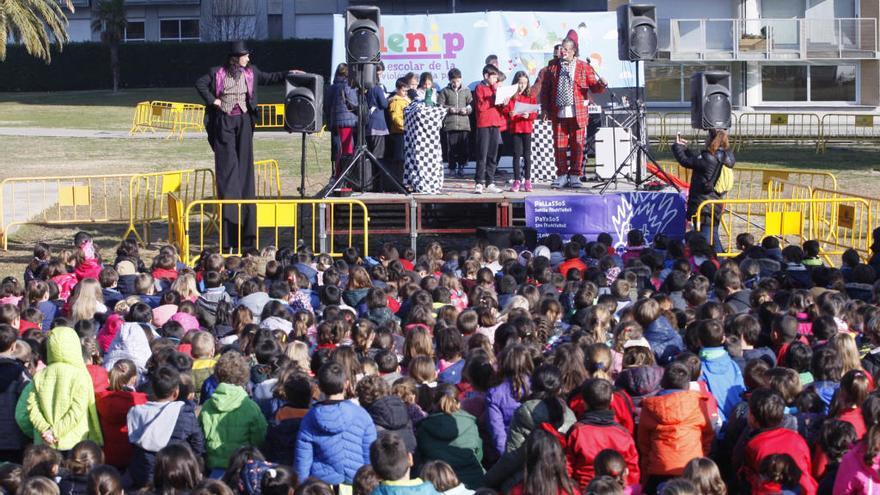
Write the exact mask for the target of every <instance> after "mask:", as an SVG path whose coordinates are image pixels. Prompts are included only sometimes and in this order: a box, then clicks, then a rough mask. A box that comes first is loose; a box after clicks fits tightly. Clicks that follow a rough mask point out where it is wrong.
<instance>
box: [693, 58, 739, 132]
mask: <svg viewBox="0 0 880 495" xmlns="http://www.w3.org/2000/svg"><path fill="white" fill-rule="evenodd" d="M730 114H731V108H730V72H725V71H705V72H697V73H696V74H694V75H692V76H691V126H692V127H693V128H694V129H730Z"/></svg>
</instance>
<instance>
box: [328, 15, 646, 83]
mask: <svg viewBox="0 0 880 495" xmlns="http://www.w3.org/2000/svg"><path fill="white" fill-rule="evenodd" d="M381 24H382V33H381V41H382V61H383V62H384V63H385V69H386V70H385V74H384V76H383V77H382V83H383V84H384V85H385V88H386V89H389V90H393V89H394V81H396V80H397V79H398V78H399V77H401V76H403V75H404V74H406V73H407V72H415V73H416V74H419V73H421V72H431V73H432V74H433V75H434V84H435V85H436V86H439V87H443V86H445V85H446V84H447V82H448V81H447V77H446V73H447V72H448V71H449V69H451V68H453V67H458V68H459V69H460V70H461V73H462V76H463V78H464V81H465V84H468V83H469V82H472V81H477V80H480V79H482V70H483V65H484V62H485V59H486V56H487V55H489V54H494V55H497V56H498V63H499V65H500V66H501V67H499V68H500V69H501V71H502V72H504V73H505V74H507V76H508V78H509V77H511V76H513V74H514V73H515V72H516V71H520V70H522V71H526V73H527V74H528V75H529V79H530V80H531V81H532V82H534V81H535V78H536V77H537V76H538V72H539V71H540V70H541V68H542V67H544V66H546V65H547V62H548V61H549V60H550V58H551V57H552V56H553V45H555V44H557V43H559V42H560V41H561V40H562V38H564V37H565V35H566V33H568V30H569V29H574V30H575V31H577V33H578V38H579V43H580V47H579V48H580V58H582V59H585V58H587V57H589V59H590V61H591V63H592V64H593V67H594V68H595V69H596V70H597V71H598V72H599V74H600V75H601V76H603V77H605V79H607V80H608V84H609V86H611V87H614V88H630V87H635V73H634V71H635V66H636V64H635V63H633V62H621V61H619V60H618V59H617V14H616V13H615V12H475V13H465V14H436V15H406V16H402V15H388V16H384V15H383V16H382V18H381ZM333 28H334V31H333V60H332V67H331V69H330V71H331V72H330V73H331V74H332V73H333V71H335V69H336V65H337V64H339V63H341V62H345V18H344V17H343V16H341V15H337V16H335V17H334V25H333ZM640 79H641V80H642V81H643V80H644V78H640Z"/></svg>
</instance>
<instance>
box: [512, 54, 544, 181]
mask: <svg viewBox="0 0 880 495" xmlns="http://www.w3.org/2000/svg"><path fill="white" fill-rule="evenodd" d="M513 80H514V83H515V84H516V86H517V89H516V94H515V95H514V96H513V97H512V98H511V99H510V101H509V102H508V103H507V109H506V112H505V113H507V116H508V122H509V125H508V126H507V127H508V129H509V131H510V136H511V139H512V140H513V185H512V186H511V188H510V191H511V192H519V190H520V187H522V190H523V191H525V192H531V191H532V123H533V122H534V121H535V118H537V117H538V114H537V112H522V111H520V112H517V111H516V104H517V103H520V104H528V105H534V104H535V103H536V100H535V97H534V96H530V95H529V93H530V91H529V76H528V75H527V74H526V73H525V72H524V71H519V72H517V73H516V74H514V76H513ZM520 158H522V159H523V162H524V163H525V170H524V172H525V173H524V174H523V175H521V174H520V163H519V161H520ZM523 178H525V183H523V182H521V181H522V179H523Z"/></svg>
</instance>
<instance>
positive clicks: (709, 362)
mask: <svg viewBox="0 0 880 495" xmlns="http://www.w3.org/2000/svg"><path fill="white" fill-rule="evenodd" d="M698 334H699V336H700V343H701V344H702V345H703V349H702V350H701V351H700V362H701V363H702V370H701V372H700V379H702V380H704V381H705V382H706V385H707V386H708V387H709V392H711V393H712V396H714V397H715V400H716V401H717V402H718V415H719V416H720V417H721V419H722V420H726V419H727V418H728V417H729V416H730V414H731V413H732V412H733V409H734V408H735V407H736V405H737V404H739V403H740V402H741V401H742V394H743V392H745V390H746V387H745V382H744V381H743V377H742V371H741V370H740V369H739V366H738V365H737V364H736V363H735V362H734V361H733V359H732V358H731V357H730V354H728V353H727V350H726V349H725V348H724V347H722V346H723V345H724V327H723V326H722V325H721V323H719V322H718V321H716V320H708V321H705V322H704V323H702V325H701V326H700V329H699V331H698Z"/></svg>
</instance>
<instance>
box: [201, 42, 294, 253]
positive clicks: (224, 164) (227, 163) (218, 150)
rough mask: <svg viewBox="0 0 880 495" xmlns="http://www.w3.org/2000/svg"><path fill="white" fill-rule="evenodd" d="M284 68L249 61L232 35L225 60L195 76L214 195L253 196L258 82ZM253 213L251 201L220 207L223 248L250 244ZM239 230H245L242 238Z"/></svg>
mask: <svg viewBox="0 0 880 495" xmlns="http://www.w3.org/2000/svg"><path fill="white" fill-rule="evenodd" d="M286 74H287V73H286V72H262V71H261V70H260V69H258V68H257V67H256V66H254V65H251V64H250V51H248V49H247V47H246V46H245V44H244V42H242V41H236V42H234V43H233V44H232V47H231V49H230V50H229V57H228V59H227V63H226V65H222V66H217V67H212V68H211V70H210V71H208V73H207V74H205V75H204V76H202V77H200V78H199V79H198V80H197V81H196V90H198V92H199V95H200V96H201V97H202V99H203V100H204V101H205V130H206V131H207V132H208V143H209V144H210V145H211V149H212V150H214V173H215V180H216V183H217V197H218V198H219V199H255V198H256V185H255V179H254V146H253V144H254V143H253V140H254V126H255V125H256V118H257V103H258V101H259V100H258V98H257V87H258V85H259V84H277V83H280V82H281V81H283V80H284V77H285V75H286ZM255 222H256V213H255V208H254V207H253V206H252V205H251V206H247V207H243V208H241V210H240V211H239V208H237V207H234V206H228V207H225V208H223V223H222V229H223V231H222V247H223V251H224V252H229V251H231V250H238V248H239V246H242V247H250V246H253V245H254V241H255V238H256V227H255ZM241 235H243V236H244V238H243V239H241V238H240V237H241Z"/></svg>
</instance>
